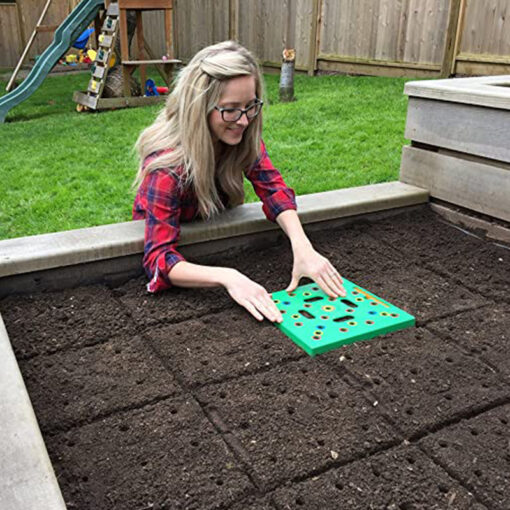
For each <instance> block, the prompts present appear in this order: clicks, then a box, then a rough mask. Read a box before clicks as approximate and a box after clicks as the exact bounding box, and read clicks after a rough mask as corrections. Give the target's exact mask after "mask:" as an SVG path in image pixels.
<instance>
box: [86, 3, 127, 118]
mask: <svg viewBox="0 0 510 510" xmlns="http://www.w3.org/2000/svg"><path fill="white" fill-rule="evenodd" d="M119 26H120V23H119V4H118V3H116V2H115V3H113V2H112V3H110V5H109V7H108V9H107V11H106V16H105V19H104V22H103V26H102V27H101V33H100V34H99V36H98V38H97V41H98V50H97V54H96V58H95V60H94V63H93V64H92V68H91V71H92V75H91V78H90V81H89V84H88V87H87V92H86V96H87V97H86V99H85V100H84V101H83V103H86V104H83V103H82V104H78V105H77V110H78V111H81V110H82V109H83V107H84V106H86V107H88V108H92V109H94V110H96V109H97V104H98V101H99V99H100V97H101V95H102V93H103V89H104V86H105V83H106V78H107V76H108V69H109V66H110V59H111V57H112V55H113V54H114V52H115V41H116V40H117V36H118V34H119Z"/></svg>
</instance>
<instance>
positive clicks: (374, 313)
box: [368, 310, 377, 315]
mask: <svg viewBox="0 0 510 510" xmlns="http://www.w3.org/2000/svg"><path fill="white" fill-rule="evenodd" d="M368 313H369V314H370V315H377V312H376V311H375V310H370V311H369V312H368Z"/></svg>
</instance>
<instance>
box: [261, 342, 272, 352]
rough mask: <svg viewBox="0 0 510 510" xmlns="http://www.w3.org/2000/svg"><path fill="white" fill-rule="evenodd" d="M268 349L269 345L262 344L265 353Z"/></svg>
mask: <svg viewBox="0 0 510 510" xmlns="http://www.w3.org/2000/svg"><path fill="white" fill-rule="evenodd" d="M269 347H271V346H270V345H269V344H264V345H263V346H262V349H265V350H266V351H267V350H268V349H269Z"/></svg>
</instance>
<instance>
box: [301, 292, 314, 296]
mask: <svg viewBox="0 0 510 510" xmlns="http://www.w3.org/2000/svg"><path fill="white" fill-rule="evenodd" d="M311 295H312V293H311V292H303V296H311Z"/></svg>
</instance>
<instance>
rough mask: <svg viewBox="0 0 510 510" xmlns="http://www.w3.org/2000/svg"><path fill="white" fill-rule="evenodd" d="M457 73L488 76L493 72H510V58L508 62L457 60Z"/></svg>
mask: <svg viewBox="0 0 510 510" xmlns="http://www.w3.org/2000/svg"><path fill="white" fill-rule="evenodd" d="M456 73H457V74H461V75H466V76H487V75H493V74H510V58H509V62H508V63H507V64H503V63H489V62H463V61H457V64H456Z"/></svg>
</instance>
